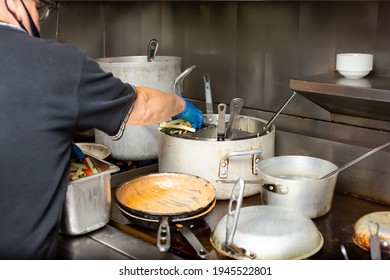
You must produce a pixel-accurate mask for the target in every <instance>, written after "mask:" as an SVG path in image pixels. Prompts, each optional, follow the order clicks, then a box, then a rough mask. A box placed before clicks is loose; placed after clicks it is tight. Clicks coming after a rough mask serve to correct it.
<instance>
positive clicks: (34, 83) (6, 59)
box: [0, 0, 203, 259]
mask: <svg viewBox="0 0 390 280" xmlns="http://www.w3.org/2000/svg"><path fill="white" fill-rule="evenodd" d="M50 4H53V3H51V2H47V1H46V0H45V1H41V2H40V1H39V0H1V2H0V37H1V43H0V53H1V54H2V63H1V68H0V104H1V105H2V109H1V111H0V120H1V122H2V125H1V134H0V143H1V145H0V154H1V157H0V166H1V168H0V178H1V186H0V224H1V234H0V259H51V258H55V255H56V239H57V232H58V225H59V221H60V219H61V213H62V207H63V201H64V198H65V193H66V189H67V184H68V173H69V164H68V163H69V158H70V154H71V143H72V140H73V138H74V135H75V133H77V132H80V131H83V130H87V129H91V128H97V129H100V130H102V131H104V132H106V133H107V134H109V135H112V136H113V137H115V138H119V137H120V136H121V135H122V133H123V130H124V129H125V126H126V124H130V125H147V124H157V123H159V122H161V121H164V120H167V119H169V118H170V117H172V116H176V117H178V118H182V119H184V120H187V121H189V122H191V123H192V126H193V127H195V128H199V127H200V126H201V125H202V123H203V116H202V112H201V111H200V110H198V109H197V108H196V107H194V106H193V105H192V104H191V103H189V102H188V101H187V100H185V99H183V98H181V97H179V96H177V95H174V94H170V93H165V92H161V91H159V90H156V89H152V88H148V87H137V88H135V87H133V86H131V85H127V84H124V83H122V82H121V81H120V80H119V79H117V78H114V77H113V76H112V75H111V74H107V73H105V72H104V71H102V70H101V69H100V68H99V66H98V64H96V63H95V62H94V61H93V60H91V59H90V58H88V57H87V56H86V55H85V54H83V53H82V52H81V51H79V50H77V49H76V48H74V47H72V46H70V45H64V44H59V43H57V42H55V41H52V40H44V39H41V38H39V28H40V27H39V20H40V19H43V17H40V12H42V13H44V14H43V15H47V13H46V12H47V9H46V8H47V5H50ZM135 137H136V136H135Z"/></svg>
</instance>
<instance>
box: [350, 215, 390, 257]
mask: <svg viewBox="0 0 390 280" xmlns="http://www.w3.org/2000/svg"><path fill="white" fill-rule="evenodd" d="M373 221H374V223H373ZM375 223H376V224H377V225H378V228H377V229H376V228H375V227H376V225H375ZM370 226H372V228H370ZM372 234H374V235H377V236H378V239H379V247H380V251H381V252H382V253H385V254H390V211H382V212H373V213H369V214H366V215H364V216H363V217H361V218H359V219H358V220H357V221H356V222H355V224H354V226H353V241H354V242H355V243H356V244H357V245H358V246H359V247H361V248H362V249H364V250H367V251H371V243H374V244H375V243H376V242H374V241H372V240H371V235H372ZM375 246H376V245H375ZM375 250H376V249H374V251H375ZM376 251H377V250H376ZM375 255H377V256H378V254H377V252H374V256H375Z"/></svg>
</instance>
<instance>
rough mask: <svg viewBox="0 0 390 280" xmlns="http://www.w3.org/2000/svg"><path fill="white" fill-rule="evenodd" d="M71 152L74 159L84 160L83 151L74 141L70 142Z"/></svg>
mask: <svg viewBox="0 0 390 280" xmlns="http://www.w3.org/2000/svg"><path fill="white" fill-rule="evenodd" d="M72 154H73V155H74V156H75V157H76V160H77V161H78V162H83V160H84V153H83V151H82V150H81V149H80V147H79V146H77V145H76V144H75V143H72Z"/></svg>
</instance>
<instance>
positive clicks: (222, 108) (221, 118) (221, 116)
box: [217, 103, 226, 141]
mask: <svg viewBox="0 0 390 280" xmlns="http://www.w3.org/2000/svg"><path fill="white" fill-rule="evenodd" d="M225 113H226V104H223V103H221V104H219V105H218V126H217V140H218V141H223V140H225Z"/></svg>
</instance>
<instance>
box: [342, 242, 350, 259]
mask: <svg viewBox="0 0 390 280" xmlns="http://www.w3.org/2000/svg"><path fill="white" fill-rule="evenodd" d="M340 249H341V254H343V257H344V259H345V260H349V258H348V253H347V249H345V246H344V245H341V246H340Z"/></svg>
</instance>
